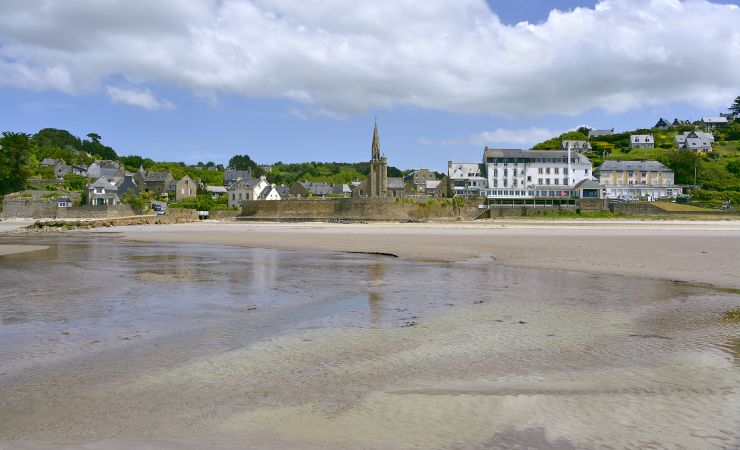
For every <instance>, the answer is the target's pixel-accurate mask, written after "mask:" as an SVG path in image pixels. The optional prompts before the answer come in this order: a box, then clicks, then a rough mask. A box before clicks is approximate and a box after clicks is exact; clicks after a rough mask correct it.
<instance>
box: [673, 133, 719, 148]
mask: <svg viewBox="0 0 740 450" xmlns="http://www.w3.org/2000/svg"><path fill="white" fill-rule="evenodd" d="M713 143H714V135H713V134H712V133H705V132H703V131H688V132H684V133H683V134H677V135H676V147H678V148H679V149H682V150H691V151H692V152H710V151H712V144H713Z"/></svg>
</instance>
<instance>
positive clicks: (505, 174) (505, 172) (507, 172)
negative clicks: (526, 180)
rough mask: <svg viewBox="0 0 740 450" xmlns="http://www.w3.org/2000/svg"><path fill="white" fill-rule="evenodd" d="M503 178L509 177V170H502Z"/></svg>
mask: <svg viewBox="0 0 740 450" xmlns="http://www.w3.org/2000/svg"><path fill="white" fill-rule="evenodd" d="M504 176H505V177H506V176H509V169H504Z"/></svg>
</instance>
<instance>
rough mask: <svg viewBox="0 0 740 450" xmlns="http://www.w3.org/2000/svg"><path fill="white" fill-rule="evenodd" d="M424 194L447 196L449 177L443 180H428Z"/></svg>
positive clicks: (437, 196)
mask: <svg viewBox="0 0 740 450" xmlns="http://www.w3.org/2000/svg"><path fill="white" fill-rule="evenodd" d="M423 194H425V195H427V196H428V197H434V198H445V197H447V179H446V178H445V179H443V180H428V181H427V182H426V183H424V192H423Z"/></svg>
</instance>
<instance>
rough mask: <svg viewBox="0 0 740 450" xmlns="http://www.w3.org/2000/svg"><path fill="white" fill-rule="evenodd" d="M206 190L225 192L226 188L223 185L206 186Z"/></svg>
mask: <svg viewBox="0 0 740 450" xmlns="http://www.w3.org/2000/svg"><path fill="white" fill-rule="evenodd" d="M206 192H210V193H212V194H225V193H226V188H225V187H223V186H206Z"/></svg>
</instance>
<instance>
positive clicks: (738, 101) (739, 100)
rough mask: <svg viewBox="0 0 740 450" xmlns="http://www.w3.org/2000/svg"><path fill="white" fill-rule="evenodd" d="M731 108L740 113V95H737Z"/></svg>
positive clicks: (732, 110)
mask: <svg viewBox="0 0 740 450" xmlns="http://www.w3.org/2000/svg"><path fill="white" fill-rule="evenodd" d="M729 110H730V111H731V112H733V113H735V114H740V96H738V97H735V101H734V102H733V103H732V106H730V108H729Z"/></svg>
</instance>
